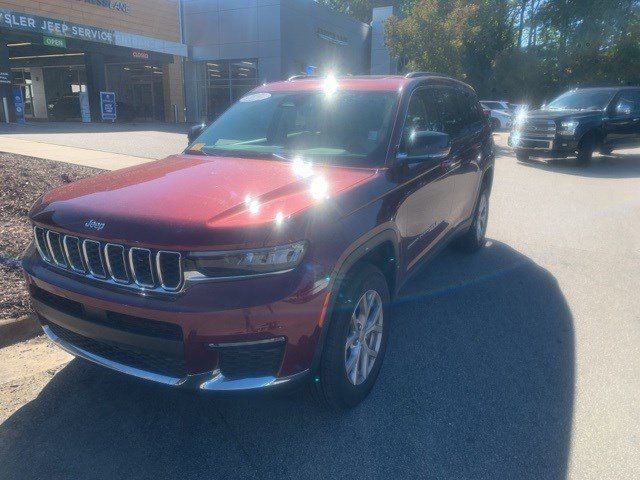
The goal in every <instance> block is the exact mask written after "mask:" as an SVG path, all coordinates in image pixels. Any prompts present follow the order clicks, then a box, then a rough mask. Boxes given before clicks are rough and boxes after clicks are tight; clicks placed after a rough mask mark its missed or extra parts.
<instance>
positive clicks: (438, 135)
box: [398, 130, 451, 161]
mask: <svg viewBox="0 0 640 480" xmlns="http://www.w3.org/2000/svg"><path fill="white" fill-rule="evenodd" d="M449 152H451V139H450V137H449V135H448V134H446V133H443V132H432V131H430V130H414V131H412V132H411V133H410V134H409V136H408V137H407V139H406V141H405V152H403V153H400V154H398V158H399V159H403V160H409V161H412V160H413V161H425V160H439V159H442V158H445V157H446V156H447V155H449Z"/></svg>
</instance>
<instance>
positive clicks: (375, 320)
mask: <svg viewBox="0 0 640 480" xmlns="http://www.w3.org/2000/svg"><path fill="white" fill-rule="evenodd" d="M383 320H384V319H383V310H382V299H381V298H380V294H379V293H378V292H376V291H375V290H368V291H367V292H365V293H364V295H362V296H361V297H360V299H359V300H358V303H356V306H355V308H354V309H353V313H352V314H351V322H350V324H349V332H348V334H347V342H346V344H345V348H344V366H345V370H346V373H347V378H349V381H350V382H351V383H352V384H353V385H360V384H361V383H362V382H364V381H365V380H366V379H367V376H368V375H369V373H370V372H371V369H372V368H373V365H374V364H375V361H376V357H377V356H378V353H379V352H380V344H381V343H382V322H383Z"/></svg>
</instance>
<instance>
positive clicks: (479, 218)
mask: <svg viewBox="0 0 640 480" xmlns="http://www.w3.org/2000/svg"><path fill="white" fill-rule="evenodd" d="M488 221H489V188H488V187H487V186H486V185H483V186H482V190H481V191H480V195H478V200H477V202H476V210H475V212H474V214H473V223H472V224H471V227H469V230H467V231H466V232H465V234H464V235H462V236H461V237H460V238H459V239H458V241H457V242H456V244H455V246H456V247H457V248H458V250H462V251H464V252H468V253H473V252H477V251H478V250H480V249H481V248H482V247H484V244H485V243H486V240H487V237H486V235H487V223H488Z"/></svg>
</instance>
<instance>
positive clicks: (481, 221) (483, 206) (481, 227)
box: [476, 193, 489, 243]
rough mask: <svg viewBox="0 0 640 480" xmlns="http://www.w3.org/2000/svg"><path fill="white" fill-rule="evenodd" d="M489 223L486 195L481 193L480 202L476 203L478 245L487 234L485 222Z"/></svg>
mask: <svg viewBox="0 0 640 480" xmlns="http://www.w3.org/2000/svg"><path fill="white" fill-rule="evenodd" d="M488 221H489V200H488V199H487V195H486V194H485V193H483V194H482V195H480V202H479V203H478V216H477V217H476V239H477V240H478V243H480V242H481V241H482V239H483V238H484V236H485V234H486V233H487V222H488Z"/></svg>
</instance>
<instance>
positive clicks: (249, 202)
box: [244, 195, 260, 215]
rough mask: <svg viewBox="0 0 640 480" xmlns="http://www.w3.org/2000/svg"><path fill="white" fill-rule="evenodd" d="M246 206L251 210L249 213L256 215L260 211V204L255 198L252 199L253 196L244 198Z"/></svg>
mask: <svg viewBox="0 0 640 480" xmlns="http://www.w3.org/2000/svg"><path fill="white" fill-rule="evenodd" d="M244 204H245V206H246V207H247V210H249V213H252V214H254V215H255V214H256V213H258V212H259V211H260V202H258V200H256V199H255V198H251V195H247V196H246V197H244Z"/></svg>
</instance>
